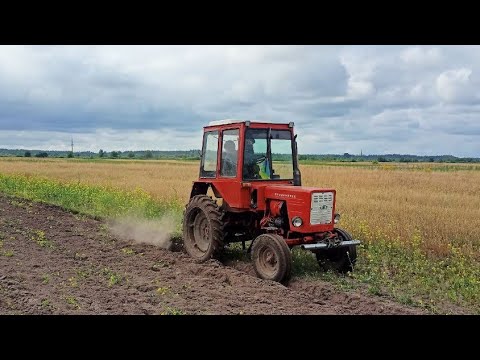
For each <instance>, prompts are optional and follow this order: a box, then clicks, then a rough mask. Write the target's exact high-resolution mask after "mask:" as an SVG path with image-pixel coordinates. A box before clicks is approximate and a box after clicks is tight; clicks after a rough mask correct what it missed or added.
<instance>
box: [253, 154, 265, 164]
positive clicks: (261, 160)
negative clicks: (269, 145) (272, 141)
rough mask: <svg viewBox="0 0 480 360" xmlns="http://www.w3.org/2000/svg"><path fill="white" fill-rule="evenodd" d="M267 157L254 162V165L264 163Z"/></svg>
mask: <svg viewBox="0 0 480 360" xmlns="http://www.w3.org/2000/svg"><path fill="white" fill-rule="evenodd" d="M266 158H267V157H266V156H261V157H259V158H258V159H257V160H255V164H261V163H262V162H264V161H265V159H266Z"/></svg>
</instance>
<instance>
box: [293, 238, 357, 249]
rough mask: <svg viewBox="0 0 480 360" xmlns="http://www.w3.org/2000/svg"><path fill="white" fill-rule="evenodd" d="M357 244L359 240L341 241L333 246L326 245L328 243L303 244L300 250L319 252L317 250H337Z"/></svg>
mask: <svg viewBox="0 0 480 360" xmlns="http://www.w3.org/2000/svg"><path fill="white" fill-rule="evenodd" d="M359 244H360V241H359V240H348V241H342V242H341V243H339V244H335V245H333V246H332V245H330V244H328V243H318V244H303V245H302V249H305V250H319V249H330V248H339V247H344V246H350V245H359Z"/></svg>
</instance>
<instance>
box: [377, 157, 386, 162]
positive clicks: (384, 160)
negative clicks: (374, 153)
mask: <svg viewBox="0 0 480 360" xmlns="http://www.w3.org/2000/svg"><path fill="white" fill-rule="evenodd" d="M377 161H378V162H387V161H388V160H387V159H386V158H384V157H383V156H380V157H379V158H378V159H377Z"/></svg>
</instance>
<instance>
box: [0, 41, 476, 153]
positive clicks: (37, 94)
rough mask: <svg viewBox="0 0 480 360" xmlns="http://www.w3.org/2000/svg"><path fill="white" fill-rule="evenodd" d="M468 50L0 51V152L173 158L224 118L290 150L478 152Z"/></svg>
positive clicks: (472, 52)
mask: <svg viewBox="0 0 480 360" xmlns="http://www.w3.org/2000/svg"><path fill="white" fill-rule="evenodd" d="M479 85H480V47H479V46H203V45H202V46H201V45H196V46H99V45H97V46H0V148H34V149H45V150H67V149H69V147H70V139H71V138H72V137H73V140H74V143H75V150H91V151H95V152H97V151H98V150H99V149H100V148H102V149H104V150H107V151H111V150H143V149H155V150H181V149H185V150H188V149H198V148H200V147H201V133H202V126H204V125H206V124H207V123H208V122H209V121H211V120H217V119H224V118H241V119H252V120H253V119H262V120H270V121H275V122H276V121H278V122H289V121H294V122H295V125H296V131H297V133H298V140H299V145H298V147H299V151H300V152H301V153H304V154H305V153H317V154H325V153H344V152H349V153H352V154H357V153H360V151H363V153H364V154H382V153H402V154H406V153H409V154H419V155H434V154H435V155H443V154H452V155H456V156H475V157H479V156H480V87H479Z"/></svg>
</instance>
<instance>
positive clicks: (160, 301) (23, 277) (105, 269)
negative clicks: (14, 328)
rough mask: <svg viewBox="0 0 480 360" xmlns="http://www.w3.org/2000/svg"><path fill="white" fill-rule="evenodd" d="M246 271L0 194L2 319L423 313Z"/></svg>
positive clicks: (364, 296) (363, 295)
mask: <svg viewBox="0 0 480 360" xmlns="http://www.w3.org/2000/svg"><path fill="white" fill-rule="evenodd" d="M251 271H252V269H251V267H250V266H249V265H248V264H245V263H243V264H237V265H235V266H234V267H232V266H225V265H223V264H221V263H219V262H217V261H213V260H212V261H210V262H208V263H205V264H197V263H195V262H193V261H192V260H191V259H190V258H189V257H188V256H187V255H185V254H184V253H183V252H182V251H175V252H174V251H169V250H164V249H161V248H158V247H155V246H152V245H145V244H133V243H130V242H125V241H123V240H119V239H116V238H115V237H114V236H112V235H111V234H110V233H109V231H108V227H107V226H106V225H105V224H104V223H103V222H101V221H97V220H94V219H92V218H89V217H85V216H80V215H75V214H72V213H69V212H66V211H64V210H62V209H60V208H58V207H55V206H51V205H45V204H38V203H31V202H29V201H26V200H22V199H18V198H12V197H7V196H4V195H2V194H0V314H421V313H422V311H420V310H418V309H412V308H408V307H405V306H403V305H400V304H396V303H394V302H391V301H389V300H387V299H384V298H381V297H378V296H373V295H372V296H369V295H367V294H366V293H360V292H352V291H349V292H343V291H339V290H336V289H334V288H333V286H332V285H330V284H328V283H324V282H320V281H315V282H313V281H307V280H302V279H293V280H292V281H291V283H290V284H289V285H288V287H285V286H283V285H280V284H278V283H274V282H269V281H264V280H261V279H258V278H256V277H254V276H251V275H250V274H249V273H251Z"/></svg>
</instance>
